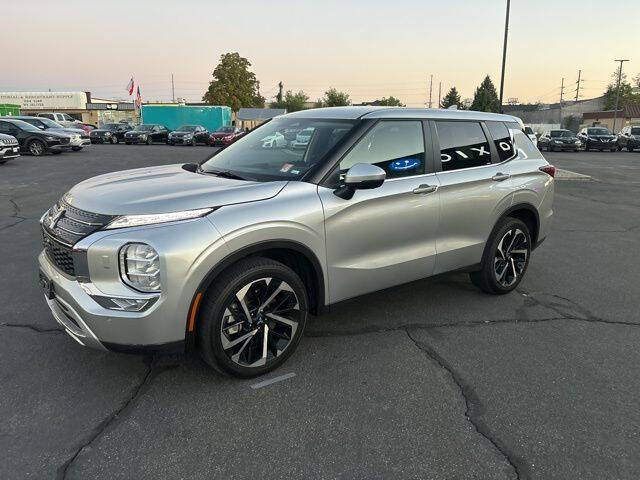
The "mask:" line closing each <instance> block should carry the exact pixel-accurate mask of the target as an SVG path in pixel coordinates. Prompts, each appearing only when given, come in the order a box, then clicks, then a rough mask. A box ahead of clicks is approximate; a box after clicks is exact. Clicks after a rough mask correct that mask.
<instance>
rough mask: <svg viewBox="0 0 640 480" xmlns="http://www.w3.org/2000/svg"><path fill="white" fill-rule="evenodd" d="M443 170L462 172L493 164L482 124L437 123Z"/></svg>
mask: <svg viewBox="0 0 640 480" xmlns="http://www.w3.org/2000/svg"><path fill="white" fill-rule="evenodd" d="M435 124H436V131H437V132H438V139H439V141H440V161H441V162H442V170H443V171H448V170H460V169H463V168H471V167H480V166H482V165H489V164H490V163H491V148H490V146H489V141H488V140H487V137H486V136H485V134H484V131H483V130H482V126H481V125H480V122H440V121H438V122H435Z"/></svg>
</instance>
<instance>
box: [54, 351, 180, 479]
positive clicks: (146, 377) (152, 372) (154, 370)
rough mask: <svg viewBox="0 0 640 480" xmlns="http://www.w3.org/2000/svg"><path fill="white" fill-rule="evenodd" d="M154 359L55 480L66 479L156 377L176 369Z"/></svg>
mask: <svg viewBox="0 0 640 480" xmlns="http://www.w3.org/2000/svg"><path fill="white" fill-rule="evenodd" d="M155 360H156V359H155V357H151V358H148V359H146V361H145V362H146V364H147V368H146V370H145V372H144V374H143V375H142V377H141V379H140V381H139V382H138V384H137V385H136V386H134V387H133V388H132V389H131V391H130V392H129V395H128V396H127V397H126V398H125V399H124V400H123V401H122V402H121V403H120V405H119V406H118V408H117V409H116V410H115V411H113V412H112V413H111V414H110V415H109V416H108V417H107V418H105V419H104V420H103V421H102V422H100V423H99V424H98V425H97V426H96V427H95V428H94V429H93V431H92V432H91V434H90V435H89V436H88V437H87V438H86V439H85V440H84V441H83V442H82V444H81V445H80V446H79V447H78V448H77V450H76V451H75V453H74V454H73V455H72V456H71V457H70V458H69V459H68V460H67V461H66V462H65V463H64V464H62V465H61V466H60V467H59V468H58V471H57V475H56V479H57V480H64V479H66V478H67V475H68V473H69V471H70V468H71V466H72V465H73V463H74V462H75V461H76V459H77V458H78V456H80V454H81V453H83V452H85V451H88V450H90V449H91V446H92V444H93V443H94V442H95V441H96V440H97V439H98V438H99V437H100V436H102V434H103V433H104V432H105V431H106V430H107V429H108V428H110V427H113V425H114V424H115V423H116V422H117V421H118V420H119V419H121V418H123V417H124V415H125V414H126V413H128V412H129V411H130V410H131V409H132V408H133V406H134V405H135V403H136V400H137V399H138V398H140V396H141V395H142V394H143V393H144V391H146V389H147V388H148V387H149V384H150V383H151V382H152V381H153V380H154V379H155V378H157V377H158V375H160V374H161V373H163V372H166V371H167V370H171V369H173V368H176V367H177V365H169V366H161V367H160V366H157V365H156V361H155Z"/></svg>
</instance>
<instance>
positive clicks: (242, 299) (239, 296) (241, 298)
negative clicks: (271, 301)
mask: <svg viewBox="0 0 640 480" xmlns="http://www.w3.org/2000/svg"><path fill="white" fill-rule="evenodd" d="M251 285H252V284H251V283H250V284H249V285H245V286H244V287H242V288H241V289H240V291H239V292H238V293H236V300H237V301H238V303H239V304H240V307H242V311H243V312H244V314H245V315H246V317H247V320H251V314H250V313H249V307H247V302H246V297H247V292H248V291H249V288H250V287H251Z"/></svg>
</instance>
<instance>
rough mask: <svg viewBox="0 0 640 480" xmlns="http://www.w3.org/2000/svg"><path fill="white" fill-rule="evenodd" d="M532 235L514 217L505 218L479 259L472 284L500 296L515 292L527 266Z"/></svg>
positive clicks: (472, 277) (471, 275)
mask: <svg viewBox="0 0 640 480" xmlns="http://www.w3.org/2000/svg"><path fill="white" fill-rule="evenodd" d="M530 256H531V234H530V233H529V228H528V227H527V225H526V224H525V223H524V222H522V221H521V220H518V219H517V218H512V217H505V218H503V219H502V220H500V222H499V223H498V224H497V225H496V226H495V228H494V229H493V232H492V234H491V236H490V237H489V240H488V241H487V245H486V247H485V251H484V255H483V258H482V269H481V270H479V271H477V272H471V273H470V274H469V276H470V277H471V282H472V283H473V284H474V285H475V286H476V287H478V288H480V289H481V290H482V291H484V292H487V293H493V294H496V295H501V294H505V293H509V292H511V291H512V290H513V289H515V288H516V287H517V286H518V284H519V283H520V281H521V280H522V277H523V276H524V274H525V272H526V271H527V266H528V265H529V257H530Z"/></svg>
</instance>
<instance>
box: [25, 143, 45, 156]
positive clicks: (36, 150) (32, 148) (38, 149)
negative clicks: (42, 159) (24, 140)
mask: <svg viewBox="0 0 640 480" xmlns="http://www.w3.org/2000/svg"><path fill="white" fill-rule="evenodd" d="M27 148H28V149H29V153H30V154H31V155H33V156H34V157H39V156H40V155H44V152H46V148H45V146H44V143H42V142H41V141H40V140H31V141H30V142H29V145H28V147H27Z"/></svg>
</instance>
